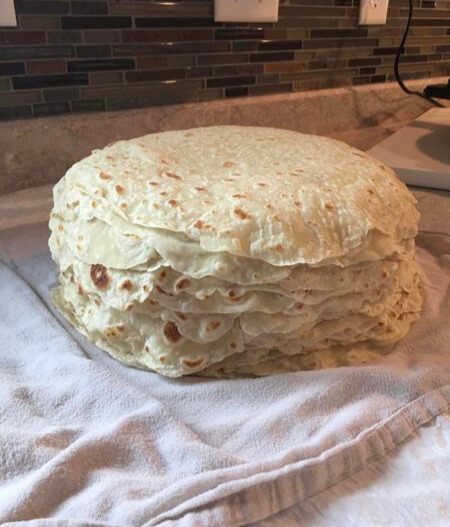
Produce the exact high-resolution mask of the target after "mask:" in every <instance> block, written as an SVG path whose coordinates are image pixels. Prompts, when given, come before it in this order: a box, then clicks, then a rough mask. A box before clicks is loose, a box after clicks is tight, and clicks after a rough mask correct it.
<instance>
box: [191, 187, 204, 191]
mask: <svg viewBox="0 0 450 527" xmlns="http://www.w3.org/2000/svg"><path fill="white" fill-rule="evenodd" d="M194 189H195V190H196V191H197V192H205V191H206V188H205V187H194Z"/></svg>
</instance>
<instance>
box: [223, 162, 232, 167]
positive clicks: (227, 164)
mask: <svg viewBox="0 0 450 527" xmlns="http://www.w3.org/2000/svg"><path fill="white" fill-rule="evenodd" d="M234 165H235V163H233V161H225V163H224V164H223V168H231V167H234Z"/></svg>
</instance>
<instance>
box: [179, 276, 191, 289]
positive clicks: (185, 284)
mask: <svg viewBox="0 0 450 527" xmlns="http://www.w3.org/2000/svg"><path fill="white" fill-rule="evenodd" d="M190 285H191V281H190V280H189V278H182V279H181V280H178V282H177V283H176V284H175V289H186V288H188V287H190Z"/></svg>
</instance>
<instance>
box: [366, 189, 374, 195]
mask: <svg viewBox="0 0 450 527" xmlns="http://www.w3.org/2000/svg"><path fill="white" fill-rule="evenodd" d="M367 192H368V193H369V194H375V192H374V191H373V190H372V189H370V188H369V189H367Z"/></svg>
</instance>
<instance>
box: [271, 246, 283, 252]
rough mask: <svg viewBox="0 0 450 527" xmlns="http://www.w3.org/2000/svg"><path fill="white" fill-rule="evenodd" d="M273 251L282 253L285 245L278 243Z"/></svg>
mask: <svg viewBox="0 0 450 527" xmlns="http://www.w3.org/2000/svg"><path fill="white" fill-rule="evenodd" d="M272 251H275V252H276V253H282V252H283V246H282V245H280V244H278V245H275V246H274V247H272Z"/></svg>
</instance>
